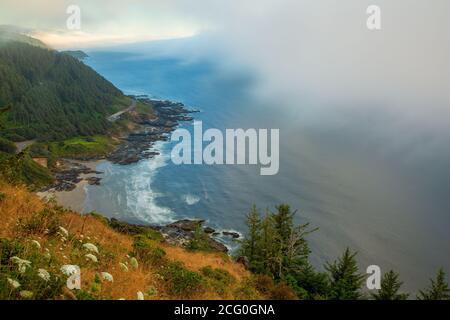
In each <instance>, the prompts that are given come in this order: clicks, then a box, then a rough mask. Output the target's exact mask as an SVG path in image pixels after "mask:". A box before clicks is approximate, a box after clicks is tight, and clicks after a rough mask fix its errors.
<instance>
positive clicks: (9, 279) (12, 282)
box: [8, 278, 20, 289]
mask: <svg viewBox="0 0 450 320" xmlns="http://www.w3.org/2000/svg"><path fill="white" fill-rule="evenodd" d="M8 283H9V285H10V286H11V287H13V289H17V288H18V287H20V283H19V282H18V281H16V280H14V279H11V278H8Z"/></svg>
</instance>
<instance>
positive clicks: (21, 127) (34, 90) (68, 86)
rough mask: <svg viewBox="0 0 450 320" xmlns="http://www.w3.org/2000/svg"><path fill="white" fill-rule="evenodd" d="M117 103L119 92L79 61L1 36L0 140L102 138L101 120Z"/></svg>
mask: <svg viewBox="0 0 450 320" xmlns="http://www.w3.org/2000/svg"><path fill="white" fill-rule="evenodd" d="M0 32H1V31H0ZM118 101H121V102H122V103H123V94H122V92H121V91H120V90H118V89H117V88H116V87H114V85H112V84H111V83H110V82H109V81H107V80H106V79H104V78H103V77H102V76H100V75H99V74H98V73H96V72H95V71H94V70H92V69H91V68H90V67H88V66H86V65H85V64H83V63H82V62H80V61H79V60H78V59H76V58H74V57H72V56H70V55H68V54H65V53H60V52H57V51H55V50H51V49H46V48H42V47H37V46H33V45H30V44H28V43H23V42H20V41H15V40H10V39H7V40H5V39H4V38H3V39H2V37H0V136H2V137H4V138H7V139H9V140H14V141H20V140H25V139H40V140H59V139H65V138H68V137H73V136H78V135H93V134H99V133H105V132H106V130H107V129H108V121H107V120H106V118H105V116H106V115H108V114H110V113H112V110H113V106H114V105H115V104H117V103H119V102H118ZM5 108H8V111H6V112H2V110H6V109H5ZM114 108H115V109H117V106H114ZM109 125H110V124H109Z"/></svg>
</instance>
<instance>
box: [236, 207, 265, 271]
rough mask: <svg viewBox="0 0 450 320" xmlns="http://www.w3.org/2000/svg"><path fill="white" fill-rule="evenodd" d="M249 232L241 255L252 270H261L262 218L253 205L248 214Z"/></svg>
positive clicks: (242, 244)
mask: <svg viewBox="0 0 450 320" xmlns="http://www.w3.org/2000/svg"><path fill="white" fill-rule="evenodd" d="M246 224H247V228H248V232H247V235H246V237H245V239H244V240H243V241H242V243H241V248H240V254H241V255H242V256H245V257H247V259H248V262H249V265H250V270H252V271H257V270H261V217H260V215H259V212H258V210H257V209H256V206H255V205H253V207H252V209H251V210H250V212H249V213H248V214H247V220H246Z"/></svg>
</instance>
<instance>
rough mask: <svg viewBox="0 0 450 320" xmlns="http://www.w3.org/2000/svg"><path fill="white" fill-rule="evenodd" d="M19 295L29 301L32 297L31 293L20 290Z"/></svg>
mask: <svg viewBox="0 0 450 320" xmlns="http://www.w3.org/2000/svg"><path fill="white" fill-rule="evenodd" d="M19 294H20V296H21V297H22V298H24V299H31V298H32V297H33V292H31V291H28V290H22V291H20V293H19Z"/></svg>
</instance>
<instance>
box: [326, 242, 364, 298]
mask: <svg viewBox="0 0 450 320" xmlns="http://www.w3.org/2000/svg"><path fill="white" fill-rule="evenodd" d="M355 256H356V252H355V253H352V252H351V251H350V249H349V248H347V249H345V252H344V254H343V255H342V257H340V258H338V260H336V261H334V262H333V263H331V264H330V263H327V265H326V266H325V269H326V270H327V271H328V273H329V278H330V298H331V299H334V300H357V299H359V298H361V297H362V294H361V285H362V283H363V281H364V280H363V279H364V276H363V275H361V274H360V273H359V271H358V266H357V263H356V260H355Z"/></svg>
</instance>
